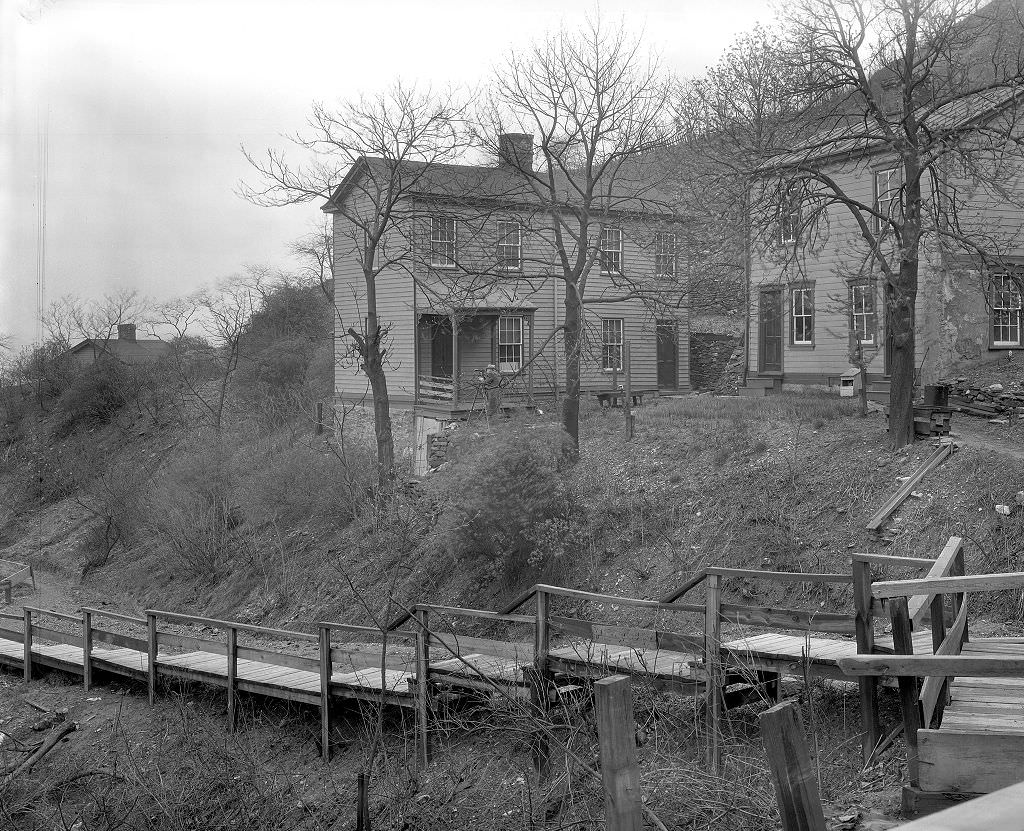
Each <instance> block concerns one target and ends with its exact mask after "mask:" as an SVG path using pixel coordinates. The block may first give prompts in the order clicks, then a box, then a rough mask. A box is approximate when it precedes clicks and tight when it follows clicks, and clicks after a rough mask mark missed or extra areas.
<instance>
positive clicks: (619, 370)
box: [324, 134, 689, 421]
mask: <svg viewBox="0 0 1024 831" xmlns="http://www.w3.org/2000/svg"><path fill="white" fill-rule="evenodd" d="M502 140H503V146H508V148H509V150H508V152H513V149H514V145H515V143H516V142H519V143H520V149H518V150H515V152H516V153H517V154H518V157H523V156H526V155H529V154H530V153H531V150H530V147H532V137H531V136H523V135H518V134H515V135H509V136H503V137H502ZM524 142H525V143H526V144H527V145H528V146H527V147H526V148H523V147H522V144H523V143H524ZM403 164H405V165H408V166H414V165H417V164H419V163H417V162H404V163H403ZM384 165H385V163H384V162H383V161H382V160H378V159H371V158H365V159H361V160H360V161H359V162H358V163H357V164H356V165H354V166H353V168H352V169H351V170H350V172H349V173H348V175H347V176H346V178H345V180H344V181H343V182H342V184H341V185H340V186H339V187H338V188H337V189H336V190H335V192H334V194H333V196H332V199H331V200H330V201H329V202H328V203H327V204H326V205H325V206H324V210H325V211H326V212H328V213H333V215H334V253H335V258H334V275H335V286H336V290H335V303H336V306H337V309H338V315H337V317H336V338H335V340H336V344H337V374H336V382H335V391H336V396H337V398H338V400H339V401H345V402H357V401H368V400H369V392H368V382H367V379H366V377H365V375H364V374H363V373H361V372H360V371H359V368H358V366H356V365H355V363H354V362H353V361H352V360H351V359H350V357H349V351H350V347H349V343H348V342H347V338H346V337H345V334H346V332H347V331H348V328H349V327H350V326H352V325H353V321H359V320H360V319H361V316H362V315H363V314H364V313H365V307H366V285H365V281H364V277H363V272H362V269H361V267H360V264H359V262H358V258H357V257H356V256H355V255H354V253H353V247H352V239H353V234H352V227H351V226H352V223H351V222H350V220H348V219H346V217H345V216H343V215H342V212H341V211H339V209H338V206H339V205H341V204H343V200H347V199H355V198H359V194H360V191H361V190H365V188H362V189H361V188H360V181H361V178H362V177H367V176H374V175H375V171H377V175H379V177H380V178H383V177H384V176H385V175H387V174H386V172H384V171H383V166H384ZM420 174H421V175H418V176H417V178H416V184H415V187H414V188H409V189H408V190H407V191H406V192H405V193H404V195H403V199H402V204H401V206H399V208H398V210H397V211H396V213H397V212H400V213H401V214H402V216H403V217H404V219H403V220H402V221H401V222H396V223H394V227H395V230H393V231H392V234H393V235H394V236H395V237H396V239H395V241H394V242H393V243H392V244H391V246H390V250H391V251H396V250H398V249H399V247H400V246H405V248H406V249H407V256H403V257H402V258H397V257H396V259H395V263H394V267H389V268H387V269H385V270H384V271H383V272H382V273H381V274H380V275H378V277H377V279H376V281H375V287H376V293H377V309H378V314H379V316H380V319H381V322H382V324H383V325H384V326H386V327H387V329H388V338H387V367H386V371H387V380H388V389H389V393H390V398H391V404H392V406H393V407H394V408H396V409H397V408H404V409H414V410H415V412H416V414H417V415H422V416H426V417H429V418H432V419H435V420H442V421H443V420H452V419H459V418H464V417H465V416H466V415H467V414H468V413H470V412H472V411H474V410H482V409H484V407H485V397H486V384H485V383H484V382H483V381H482V380H481V379H482V378H483V377H484V376H486V375H488V368H489V367H493V369H492V370H490V374H491V375H492V377H493V376H494V374H495V373H496V374H497V376H499V377H500V381H499V382H498V383H499V385H500V388H501V397H502V403H503V404H510V403H512V404H518V405H531V404H538V403H543V402H546V401H550V400H552V399H555V398H557V397H558V396H559V395H560V394H561V393H562V392H563V391H564V363H565V358H564V344H563V342H562V339H561V337H560V330H559V327H560V326H561V325H562V321H563V319H564V291H565V285H564V283H563V281H562V280H561V279H560V278H559V274H560V273H561V270H560V267H559V265H558V262H557V259H556V258H557V251H556V250H555V246H554V244H553V241H552V238H551V234H550V230H549V229H550V222H549V220H548V221H546V217H545V212H544V210H543V209H542V207H541V206H540V205H538V203H537V201H536V200H535V199H534V198H533V197H532V195H531V193H530V191H529V188H527V187H526V186H525V185H524V183H523V181H522V180H521V176H522V174H520V173H519V172H518V171H517V170H516V169H515V168H514V166H512V165H509V164H503V163H502V162H500V161H499V162H498V163H497V164H495V165H454V164H435V165H431V167H430V169H429V170H426V171H420ZM592 233H593V235H594V238H593V239H592V240H591V241H590V242H589V243H588V244H590V245H598V246H599V248H600V251H599V255H598V257H597V258H596V262H595V265H594V268H593V270H592V272H591V274H590V277H589V283H588V285H587V289H586V295H585V302H586V313H585V328H586V334H585V340H586V344H585V349H584V354H583V359H582V380H583V387H584V389H587V390H596V389H606V388H609V387H610V385H611V383H612V378H613V376H614V378H615V379H616V380H617V382H618V384H622V383H623V382H624V379H625V375H626V373H627V372H628V373H629V376H630V383H631V384H632V386H633V387H634V388H642V389H649V390H659V389H661V390H666V391H678V390H686V389H688V388H689V376H688V364H687V342H688V315H687V306H686V303H685V297H683V295H682V293H681V292H680V290H679V281H680V278H679V274H678V261H677V260H678V258H677V252H676V234H675V226H674V225H673V222H672V220H671V218H669V217H665V216H662V215H658V214H655V213H654V212H650V211H646V212H645V211H644V210H642V209H637V208H636V207H635V206H633V207H628V208H627V209H620V210H609V211H608V212H607V213H606V214H604V215H603V216H602V217H601V220H600V222H599V223H595V224H594V226H593V230H592ZM356 236H357V237H358V235H356ZM399 236H400V237H401V238H402V239H401V240H400V241H399V240H397V237H399ZM656 295H657V296H659V300H658V301H657V302H654V301H653V300H652V298H653V297H655V296H656ZM661 297H664V298H665V299H660V298H661ZM627 342H628V343H629V347H630V348H629V350H628V352H629V364H628V366H627V365H626V364H625V363H624V360H623V358H624V354H625V353H626V351H627V350H625V349H624V348H623V347H624V345H625V344H626V343H627Z"/></svg>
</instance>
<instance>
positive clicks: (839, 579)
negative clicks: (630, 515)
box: [705, 566, 853, 583]
mask: <svg viewBox="0 0 1024 831" xmlns="http://www.w3.org/2000/svg"><path fill="white" fill-rule="evenodd" d="M705 572H706V573H707V574H715V575H718V576H719V577H745V578H747V579H750V580H770V581H772V582H775V583H852V582H853V576H852V575H850V574H830V573H823V572H816V571H762V570H761V569H759V568H726V567H724V566H709V567H708V568H706V569H705Z"/></svg>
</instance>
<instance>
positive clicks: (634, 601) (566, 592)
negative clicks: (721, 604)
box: [534, 583, 704, 614]
mask: <svg viewBox="0 0 1024 831" xmlns="http://www.w3.org/2000/svg"><path fill="white" fill-rule="evenodd" d="M534 589H535V590H536V591H542V592H544V593H545V594H553V595H558V596H559V597H574V598H576V599H578V600H590V601H593V602H595V603H611V604H614V605H618V606H636V607H638V608H642V609H659V610H661V611H665V612H699V613H701V614H703V613H704V607H703V606H696V605H694V604H691V603H661V602H660V601H657V600H644V599H642V598H638V597H622V596H620V595H615V594H599V593H597V592H588V591H583V590H582V589H565V588H562V587H561V586H548V585H544V584H540V583H538V584H537V585H536V586H535V587H534Z"/></svg>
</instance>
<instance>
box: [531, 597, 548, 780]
mask: <svg viewBox="0 0 1024 831" xmlns="http://www.w3.org/2000/svg"><path fill="white" fill-rule="evenodd" d="M550 600H551V598H550V596H549V595H548V593H547V592H545V591H542V590H538V591H537V620H536V626H535V628H534V633H533V683H532V684H531V685H530V698H531V700H532V704H533V708H534V715H535V717H536V718H537V719H539V720H544V719H546V718H547V712H548V704H549V703H550V699H549V686H550V685H549V676H550V667H549V661H548V654H549V651H550V648H551V629H550V626H549V621H548V614H549V605H550ZM532 756H533V767H534V770H536V771H537V774H538V776H540V777H541V778H543V777H545V776H547V772H548V762H549V760H550V757H551V748H550V747H549V745H548V737H547V733H545V732H544V730H543V728H541V727H540V726H538V727H537V728H536V729H535V730H534V734H533V753H532Z"/></svg>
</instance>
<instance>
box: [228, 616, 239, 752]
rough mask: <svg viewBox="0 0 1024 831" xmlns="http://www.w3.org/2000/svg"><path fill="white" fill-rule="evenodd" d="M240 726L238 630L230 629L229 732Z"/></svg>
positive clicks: (230, 627) (232, 627)
mask: <svg viewBox="0 0 1024 831" xmlns="http://www.w3.org/2000/svg"><path fill="white" fill-rule="evenodd" d="M237 725H238V630H237V629H236V628H235V627H234V626H229V627H228V730H230V731H231V732H232V733H234V732H235V727H236V726H237Z"/></svg>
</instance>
